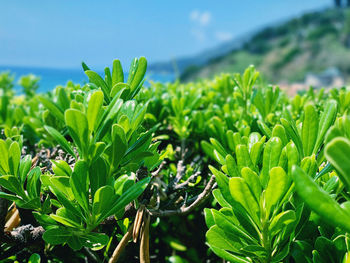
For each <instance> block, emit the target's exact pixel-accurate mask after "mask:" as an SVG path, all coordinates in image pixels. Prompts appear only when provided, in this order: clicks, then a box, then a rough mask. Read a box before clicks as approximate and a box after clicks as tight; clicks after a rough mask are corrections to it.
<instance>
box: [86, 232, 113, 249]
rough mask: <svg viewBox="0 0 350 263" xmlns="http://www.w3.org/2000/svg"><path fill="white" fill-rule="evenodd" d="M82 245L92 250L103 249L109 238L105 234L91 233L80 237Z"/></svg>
mask: <svg viewBox="0 0 350 263" xmlns="http://www.w3.org/2000/svg"><path fill="white" fill-rule="evenodd" d="M80 239H81V240H82V244H83V246H85V247H89V248H92V249H94V250H95V249H101V248H102V247H103V246H105V245H107V243H108V241H109V238H108V236H107V235H105V234H101V233H93V232H91V233H89V234H87V235H83V236H81V237H80Z"/></svg>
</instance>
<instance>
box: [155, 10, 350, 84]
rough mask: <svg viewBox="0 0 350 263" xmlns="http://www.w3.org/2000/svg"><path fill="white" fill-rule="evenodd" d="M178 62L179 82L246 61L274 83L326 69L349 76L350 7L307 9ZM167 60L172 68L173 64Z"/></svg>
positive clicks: (300, 78) (229, 69) (236, 68)
mask: <svg viewBox="0 0 350 263" xmlns="http://www.w3.org/2000/svg"><path fill="white" fill-rule="evenodd" d="M176 62H177V65H178V68H179V71H180V73H181V79H182V80H183V81H189V80H195V79H199V78H210V77H212V76H214V75H216V74H218V73H222V72H242V71H243V70H244V69H245V68H246V67H247V66H249V65H250V64H254V65H255V66H256V67H257V68H258V70H259V71H260V72H262V74H263V76H264V77H265V78H266V80H267V81H269V80H273V81H274V82H275V83H276V82H286V83H292V82H304V81H305V78H306V76H310V74H314V75H315V76H317V74H321V75H322V74H323V72H325V71H326V72H327V70H328V71H329V69H332V70H333V72H334V70H335V71H336V72H337V75H336V77H338V78H339V77H341V78H343V79H345V80H347V81H348V80H349V79H350V9H347V8H344V9H343V8H335V9H326V10H322V11H318V12H312V13H307V14H304V15H302V16H300V17H296V18H294V19H291V20H289V21H285V22H283V23H276V24H275V25H272V26H268V27H266V28H264V29H262V30H259V31H258V32H254V33H251V34H247V35H246V36H244V37H242V38H240V39H235V40H233V41H230V42H229V43H226V44H225V45H223V46H220V47H218V48H216V49H213V50H209V51H206V52H203V53H201V54H199V55H198V56H195V57H192V58H187V59H179V60H177V61H176ZM160 65H161V64H159V66H160ZM168 65H169V66H168V69H170V70H171V69H172V68H173V66H172V64H171V63H168ZM163 66H165V64H163ZM163 69H165V67H164V68H163ZM332 70H331V71H332Z"/></svg>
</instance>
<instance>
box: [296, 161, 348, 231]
mask: <svg viewBox="0 0 350 263" xmlns="http://www.w3.org/2000/svg"><path fill="white" fill-rule="evenodd" d="M292 177H293V180H294V183H295V188H296V191H297V192H298V195H299V196H300V197H301V198H302V199H303V200H304V201H305V203H306V204H307V205H308V206H309V207H310V208H311V209H312V210H313V211H315V212H316V213H317V214H318V215H319V216H321V217H322V218H323V219H324V220H325V221H326V222H328V223H329V224H331V225H333V226H335V227H341V228H343V229H344V230H345V231H347V232H350V216H349V215H348V214H347V212H346V211H344V210H343V209H342V208H341V207H340V205H339V204H338V203H337V202H336V201H335V200H333V199H332V198H331V197H330V196H329V194H328V193H326V192H325V191H324V190H322V189H321V188H320V187H319V186H318V185H317V184H316V183H315V182H314V181H313V180H312V178H311V177H310V176H308V175H307V174H306V173H305V172H304V171H303V170H302V169H301V168H299V167H298V166H293V168H292Z"/></svg>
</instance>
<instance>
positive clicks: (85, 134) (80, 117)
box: [64, 109, 89, 157]
mask: <svg viewBox="0 0 350 263" xmlns="http://www.w3.org/2000/svg"><path fill="white" fill-rule="evenodd" d="M64 116H65V120H66V125H67V127H68V130H69V133H70V135H71V136H72V138H73V140H74V142H75V143H76V145H77V146H78V148H79V149H80V150H81V151H82V155H83V157H84V153H85V152H86V145H88V144H89V128H88V121H87V119H86V116H85V114H84V113H82V112H81V111H79V110H76V109H69V110H66V112H65V114H64Z"/></svg>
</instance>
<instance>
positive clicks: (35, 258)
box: [28, 253, 41, 263]
mask: <svg viewBox="0 0 350 263" xmlns="http://www.w3.org/2000/svg"><path fill="white" fill-rule="evenodd" d="M40 261H41V258H40V256H39V254H37V253H34V254H32V255H31V256H30V258H29V260H28V263H40Z"/></svg>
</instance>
